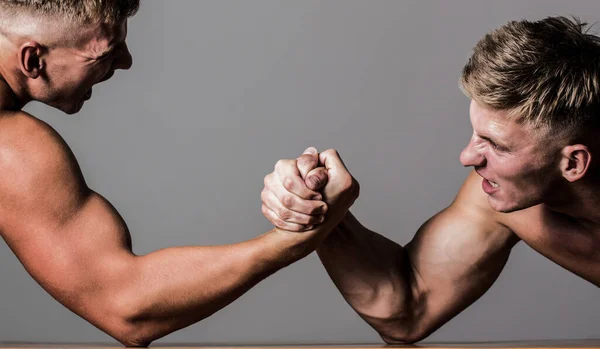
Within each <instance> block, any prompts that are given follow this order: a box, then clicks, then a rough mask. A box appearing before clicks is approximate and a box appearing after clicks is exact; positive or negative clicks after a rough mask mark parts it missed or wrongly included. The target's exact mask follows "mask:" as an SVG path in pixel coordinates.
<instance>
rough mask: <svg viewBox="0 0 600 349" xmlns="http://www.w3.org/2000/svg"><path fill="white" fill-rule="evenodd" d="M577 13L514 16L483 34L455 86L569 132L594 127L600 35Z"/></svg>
mask: <svg viewBox="0 0 600 349" xmlns="http://www.w3.org/2000/svg"><path fill="white" fill-rule="evenodd" d="M586 26H587V23H584V22H581V21H580V20H579V19H577V18H573V19H569V18H566V17H548V18H545V19H543V20H540V21H537V22H529V21H525V20H522V21H513V22H509V23H508V24H506V25H504V26H502V27H500V28H498V29H496V30H494V31H492V32H490V33H489V34H487V35H485V36H484V37H483V38H482V39H481V40H480V41H479V42H478V43H477V45H476V46H475V47H474V49H473V53H472V55H471V57H470V58H469V60H468V62H467V64H466V65H465V67H464V68H463V72H462V76H461V79H460V87H461V89H462V90H463V92H464V93H465V94H466V95H467V96H468V97H470V98H472V99H473V100H475V102H477V103H479V104H482V105H485V106H487V107H490V108H492V109H496V110H504V111H508V112H509V113H508V115H509V117H516V118H517V120H518V121H520V122H526V123H530V124H531V125H533V126H535V127H540V128H542V127H543V128H546V129H550V130H551V131H554V132H555V133H556V132H559V131H563V132H566V133H568V134H569V135H570V136H572V137H577V136H580V135H581V134H582V133H583V132H584V131H585V129H586V128H587V129H589V127H593V128H594V129H597V126H598V115H597V114H598V112H599V111H600V38H599V37H597V36H595V35H592V34H589V33H588V31H589V28H587V29H586Z"/></svg>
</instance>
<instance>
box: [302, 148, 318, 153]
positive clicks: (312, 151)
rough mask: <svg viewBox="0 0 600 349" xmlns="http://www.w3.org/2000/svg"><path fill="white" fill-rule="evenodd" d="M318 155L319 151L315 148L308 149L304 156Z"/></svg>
mask: <svg viewBox="0 0 600 349" xmlns="http://www.w3.org/2000/svg"><path fill="white" fill-rule="evenodd" d="M316 153H317V149H315V147H308V148H306V150H305V151H304V153H302V154H316Z"/></svg>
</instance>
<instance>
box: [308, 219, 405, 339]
mask: <svg viewBox="0 0 600 349" xmlns="http://www.w3.org/2000/svg"><path fill="white" fill-rule="evenodd" d="M317 253H318V255H319V258H320V259H321V261H322V263H323V265H324V266H325V269H326V270H327V272H328V273H329V276H330V277H331V279H332V280H333V282H334V283H335V285H336V286H337V288H338V289H339V290H340V292H341V294H342V295H343V296H344V298H345V299H346V301H347V302H348V303H349V304H350V305H351V306H352V308H354V310H356V312H357V313H358V314H359V315H360V316H361V317H362V318H363V319H364V320H365V321H366V322H367V323H369V325H371V326H372V327H373V328H374V329H375V330H376V331H378V332H379V333H380V334H381V335H382V337H383V338H384V339H386V336H391V335H392V334H393V336H394V338H406V341H412V340H411V337H412V333H411V321H412V320H411V315H410V308H411V307H410V303H411V301H412V298H413V297H412V291H411V289H412V287H411V278H412V276H411V274H412V272H411V270H412V268H411V267H410V262H409V260H408V257H407V254H406V251H405V250H404V248H403V247H402V246H400V245H398V244H396V243H395V242H393V241H391V240H388V239H386V238H384V237H383V236H381V235H379V234H377V233H374V232H372V231H370V230H368V229H366V228H365V227H363V226H362V225H361V224H360V223H359V222H358V221H357V220H356V218H354V216H352V214H351V213H348V214H347V215H346V217H345V218H344V219H343V221H342V222H341V223H340V224H339V225H338V227H337V228H336V229H335V230H334V231H333V232H332V233H331V234H330V235H329V236H328V237H327V238H326V239H325V240H324V242H323V244H322V245H321V246H320V247H319V248H318V249H317Z"/></svg>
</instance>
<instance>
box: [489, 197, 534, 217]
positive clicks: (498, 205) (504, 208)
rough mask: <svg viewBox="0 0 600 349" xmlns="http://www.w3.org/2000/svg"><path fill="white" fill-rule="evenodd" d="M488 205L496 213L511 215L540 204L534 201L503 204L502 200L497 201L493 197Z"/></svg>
mask: <svg viewBox="0 0 600 349" xmlns="http://www.w3.org/2000/svg"><path fill="white" fill-rule="evenodd" d="M488 203H489V204H490V207H491V208H492V209H493V210H494V211H496V212H501V213H511V212H515V211H520V210H524V209H526V208H530V207H532V206H536V205H538V204H539V202H533V201H526V202H513V203H508V202H503V201H501V200H496V199H494V198H492V197H488Z"/></svg>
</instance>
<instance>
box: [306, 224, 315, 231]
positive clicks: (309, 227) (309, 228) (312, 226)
mask: <svg viewBox="0 0 600 349" xmlns="http://www.w3.org/2000/svg"><path fill="white" fill-rule="evenodd" d="M312 228H314V225H309V226H308V227H306V230H311V229H312Z"/></svg>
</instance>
